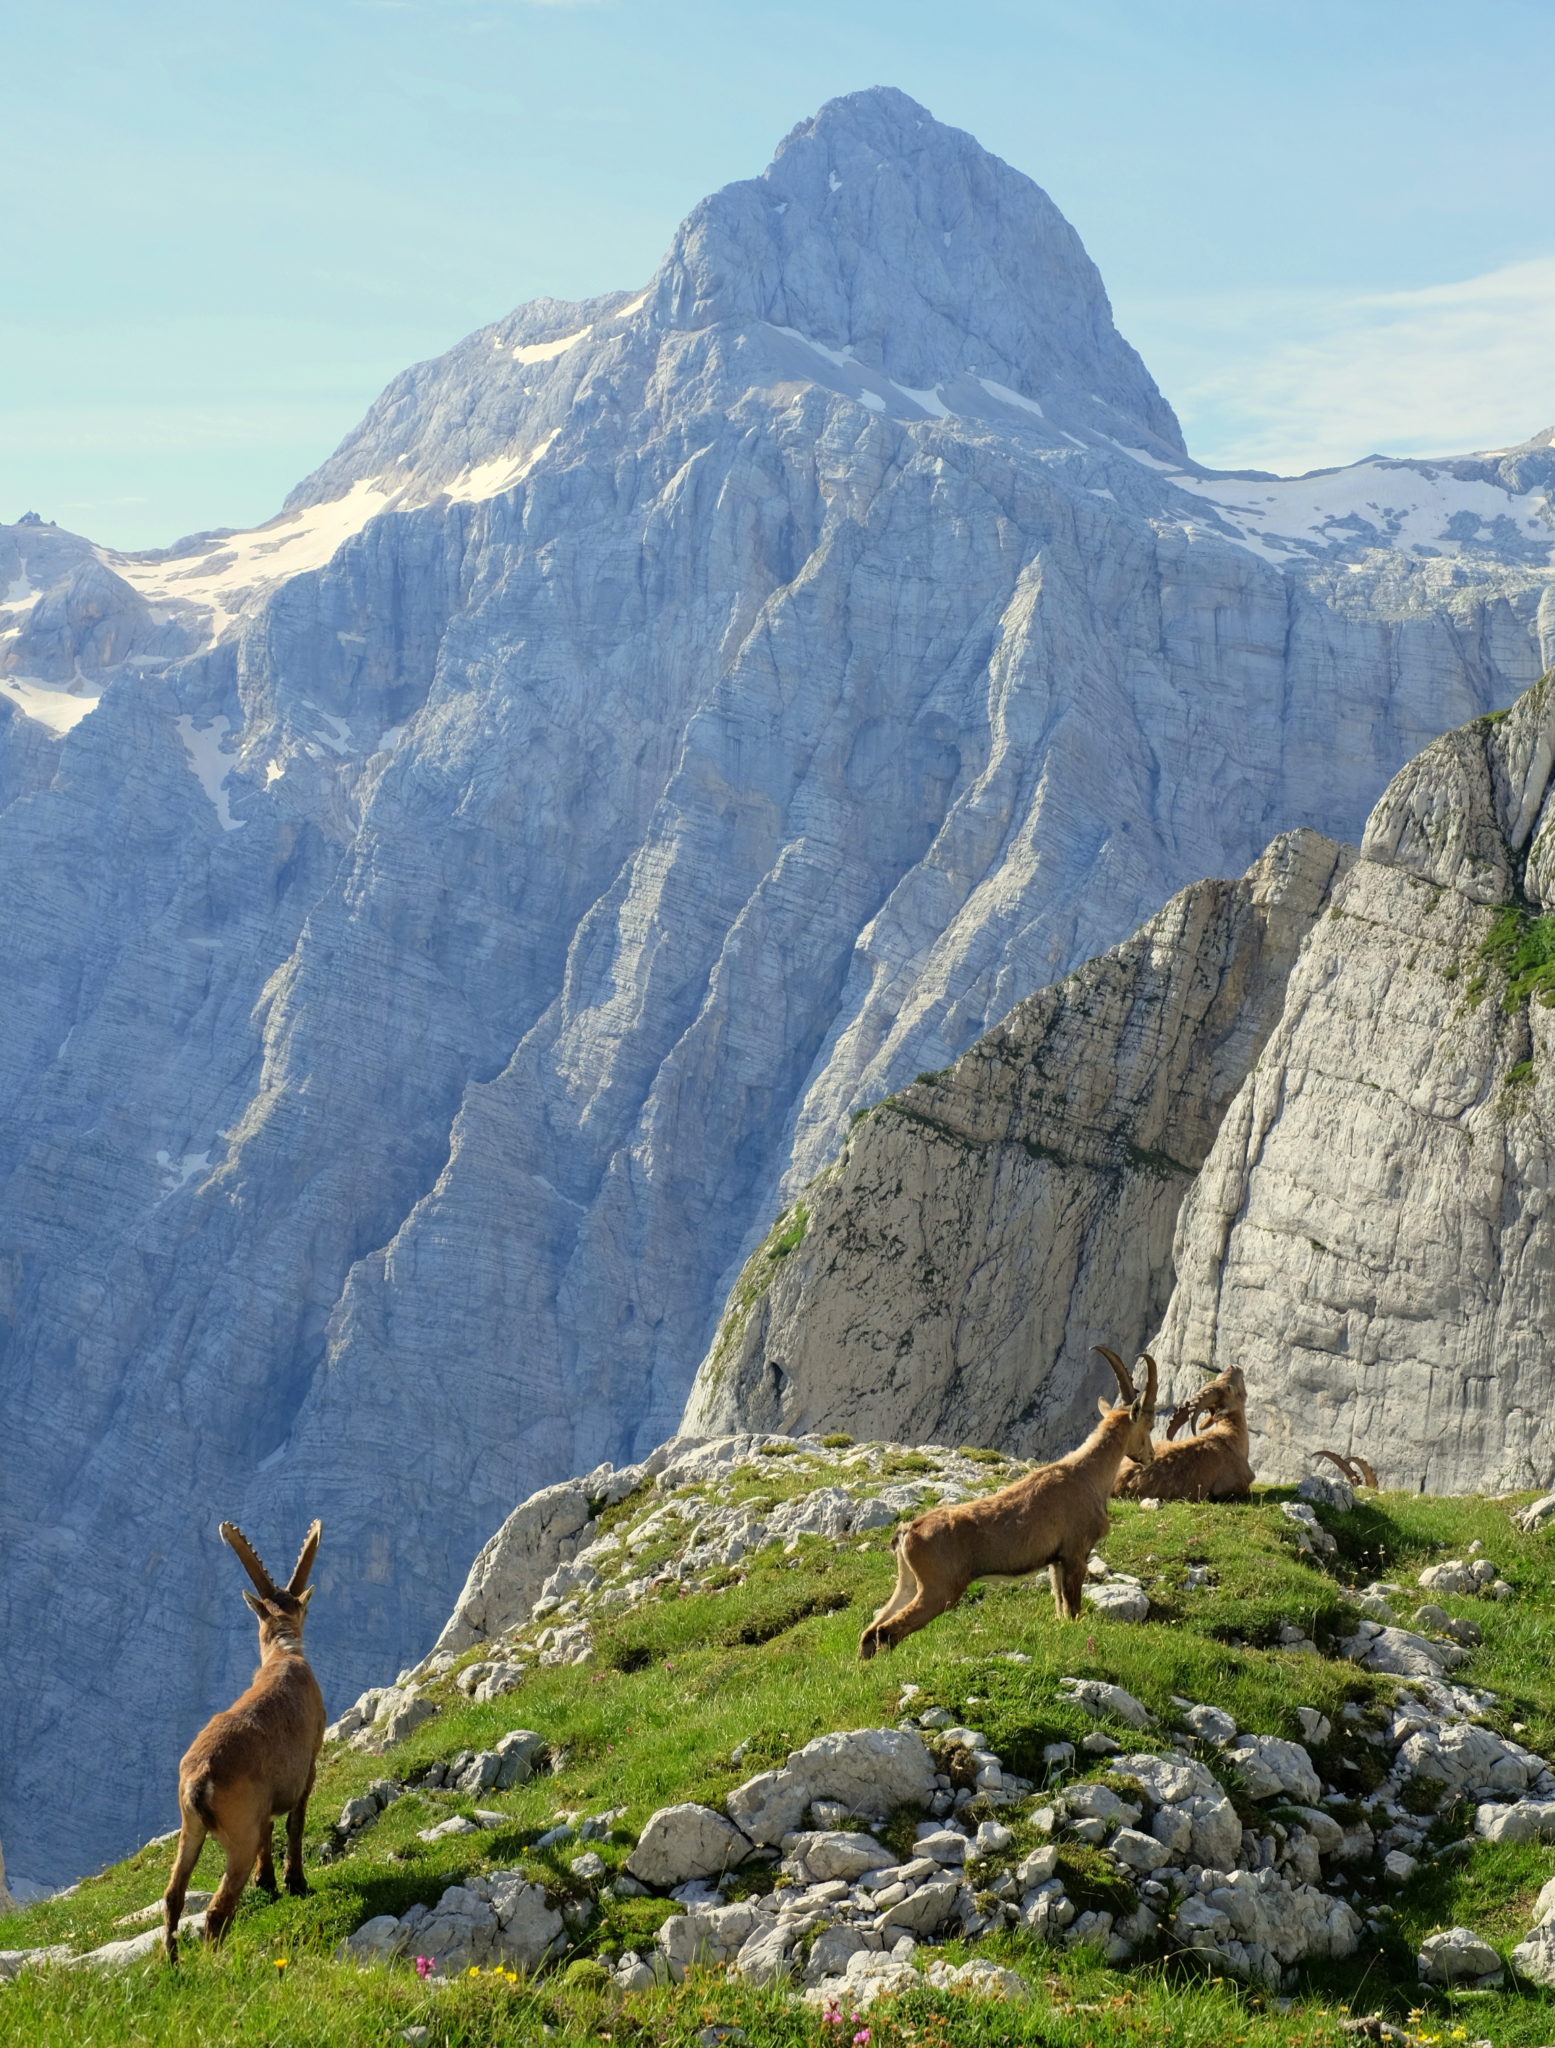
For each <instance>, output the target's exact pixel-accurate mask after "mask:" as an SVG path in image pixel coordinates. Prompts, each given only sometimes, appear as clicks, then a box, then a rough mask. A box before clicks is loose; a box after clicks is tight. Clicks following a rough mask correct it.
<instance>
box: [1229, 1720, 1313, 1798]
mask: <svg viewBox="0 0 1555 2048" xmlns="http://www.w3.org/2000/svg"><path fill="white" fill-rule="evenodd" d="M1225 1757H1226V1761H1227V1762H1228V1763H1230V1764H1234V1765H1235V1766H1236V1768H1237V1770H1238V1771H1239V1772H1240V1773H1241V1775H1242V1782H1243V1783H1244V1784H1245V1785H1246V1787H1247V1791H1248V1796H1249V1797H1250V1798H1253V1799H1293V1800H1295V1801H1297V1802H1298V1803H1299V1804H1301V1805H1305V1806H1310V1805H1311V1804H1312V1802H1313V1801H1314V1800H1316V1799H1319V1798H1321V1796H1322V1792H1323V1784H1322V1780H1321V1779H1320V1778H1319V1777H1318V1774H1317V1772H1316V1771H1315V1770H1314V1769H1313V1768H1312V1759H1311V1757H1309V1756H1308V1755H1307V1753H1306V1751H1305V1750H1304V1749H1303V1748H1302V1746H1301V1744H1300V1743H1299V1742H1285V1741H1282V1740H1281V1738H1280V1737H1279V1736H1277V1735H1240V1736H1238V1737H1237V1739H1236V1740H1235V1741H1234V1742H1228V1743H1227V1744H1226V1748H1225Z"/></svg>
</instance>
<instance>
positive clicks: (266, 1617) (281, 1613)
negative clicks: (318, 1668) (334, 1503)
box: [221, 1522, 324, 1650]
mask: <svg viewBox="0 0 1555 2048" xmlns="http://www.w3.org/2000/svg"><path fill="white" fill-rule="evenodd" d="M323 1533H324V1524H323V1523H322V1522H314V1523H313V1525H312V1526H311V1528H310V1529H309V1530H308V1533H307V1535H306V1536H304V1537H303V1539H302V1548H301V1550H300V1551H298V1553H297V1562H296V1564H294V1565H293V1566H292V1575H291V1577H290V1578H289V1579H288V1580H287V1581H286V1584H285V1585H284V1586H278V1585H277V1584H276V1583H275V1580H274V1579H272V1578H271V1576H270V1574H269V1572H268V1571H267V1570H266V1569H265V1566H264V1562H263V1560H262V1559H261V1557H260V1555H259V1553H258V1551H257V1550H255V1548H254V1546H253V1544H252V1543H250V1542H249V1540H248V1538H247V1537H246V1536H245V1535H244V1534H243V1531H242V1530H241V1529H240V1528H239V1527H238V1526H237V1524H236V1523H235V1522H223V1523H222V1524H221V1534H222V1537H223V1539H224V1540H225V1541H226V1542H228V1543H230V1544H231V1546H232V1548H233V1549H234V1550H235V1551H236V1552H237V1554H238V1557H239V1558H240V1560H241V1561H242V1565H243V1569H244V1570H245V1571H246V1572H247V1573H248V1575H249V1577H250V1578H251V1579H252V1580H253V1582H254V1585H255V1586H256V1588H257V1589H258V1596H257V1598H256V1597H255V1594H253V1593H249V1592H245V1593H244V1595H243V1598H244V1599H245V1600H246V1601H247V1602H248V1604H249V1606H250V1607H251V1608H252V1609H253V1610H254V1612H255V1614H257V1615H258V1617H259V1646H260V1649H261V1650H263V1649H264V1648H265V1647H266V1646H267V1645H268V1644H269V1643H272V1642H284V1643H288V1644H291V1645H293V1646H300V1644H301V1642H302V1624H303V1620H304V1618H305V1616H306V1615H307V1612H308V1602H309V1601H310V1600H311V1599H312V1598H313V1588H312V1587H311V1586H310V1585H309V1584H308V1574H309V1572H310V1571H312V1569H313V1560H314V1557H315V1555H316V1554H317V1552H318V1547H319V1538H320V1536H322V1535H323Z"/></svg>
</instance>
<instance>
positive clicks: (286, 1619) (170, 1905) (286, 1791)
mask: <svg viewBox="0 0 1555 2048" xmlns="http://www.w3.org/2000/svg"><path fill="white" fill-rule="evenodd" d="M322 1530H323V1524H322V1523H321V1522H315V1523H314V1524H313V1526H312V1528H311V1529H309V1531H308V1533H307V1535H306V1536H305V1537H304V1538H303V1539H302V1550H301V1552H300V1553H299V1555H298V1558H297V1562H296V1565H295V1566H294V1567H293V1570H292V1575H291V1577H290V1578H289V1579H288V1580H287V1582H286V1585H285V1587H284V1588H282V1587H280V1586H277V1584H276V1583H275V1581H274V1579H272V1578H271V1576H270V1574H269V1573H268V1572H267V1571H266V1570H265V1568H264V1566H263V1565H262V1564H261V1563H260V1561H259V1557H258V1555H257V1554H256V1552H255V1550H254V1548H253V1546H252V1545H251V1544H250V1542H249V1540H248V1538H247V1537H246V1536H245V1535H244V1534H243V1532H242V1530H241V1529H238V1528H235V1527H234V1526H233V1524H232V1523H231V1522H223V1523H222V1525H221V1533H222V1535H223V1536H224V1537H225V1538H226V1540H227V1542H228V1543H230V1544H231V1545H232V1548H233V1549H234V1550H235V1551H236V1552H237V1554H238V1556H239V1557H240V1558H241V1559H242V1562H243V1566H244V1569H245V1570H246V1571H247V1573H248V1575H249V1577H250V1578H251V1579H252V1580H253V1582H254V1585H255V1586H256V1588H257V1589H258V1598H257V1599H256V1598H255V1596H254V1594H253V1593H245V1594H244V1595H243V1598H244V1599H245V1600H246V1601H247V1602H248V1604H249V1606H250V1607H252V1608H253V1610H254V1612H255V1614H257V1615H258V1616H259V1669H258V1670H257V1671H256V1672H255V1673H254V1677H253V1682H252V1684H251V1685H250V1686H249V1688H248V1691H247V1692H245V1693H244V1694H243V1695H242V1697H241V1698H240V1699H238V1700H235V1701H234V1702H233V1704H232V1705H231V1706H230V1707H228V1708H227V1709H226V1711H225V1712H224V1713H220V1714H216V1715H214V1716H213V1717H212V1718H211V1719H210V1720H209V1721H207V1722H206V1724H205V1726H204V1727H203V1728H202V1729H201V1730H200V1732H199V1734H198V1735H197V1736H196V1737H195V1738H194V1741H193V1742H192V1743H191V1744H190V1745H189V1747H188V1749H187V1750H186V1751H185V1753H184V1758H183V1761H182V1762H181V1763H180V1764H179V1766H178V1811H179V1815H180V1817H181V1819H182V1822H183V1825H182V1828H181V1829H180V1831H179V1836H178V1854H177V1856H176V1857H175V1858H174V1860H173V1874H172V1876H171V1877H170V1878H169V1879H168V1883H167V1891H166V1893H165V1894H164V1895H163V1900H162V1921H163V1937H162V1938H163V1945H164V1946H165V1948H166V1949H167V1958H168V1961H169V1962H171V1963H176V1962H177V1960H178V1919H179V1915H180V1914H181V1913H182V1912H183V1909H184V1894H185V1892H186V1891H187V1889H188V1885H189V1874H190V1872H191V1871H192V1870H193V1869H194V1866H195V1864H196V1862H197V1861H198V1860H199V1855H200V1850H201V1848H202V1847H203V1846H204V1842H205V1837H206V1835H207V1834H212V1835H214V1836H215V1837H216V1839H217V1841H218V1842H220V1844H221V1846H222V1847H223V1848H224V1849H225V1850H226V1852H227V1868H226V1873H225V1875H224V1876H223V1877H222V1880H221V1883H220V1885H219V1886H218V1887H217V1891H216V1896H215V1898H213V1899H212V1900H211V1903H210V1908H209V1911H208V1912H207V1913H206V1916H205V1938H206V1940H207V1941H210V1942H219V1941H220V1940H221V1938H222V1936H223V1935H224V1934H225V1933H226V1931H227V1927H228V1925H229V1923H230V1922H231V1919H232V1916H233V1914H234V1913H235V1912H236V1911H237V1907H238V1899H239V1898H240V1896H241V1895H242V1891H243V1887H244V1885H245V1884H246V1883H247V1882H248V1875H249V1872H250V1871H252V1872H253V1874H254V1880H255V1882H256V1883H257V1884H259V1885H260V1886H261V1887H262V1888H263V1889H264V1890H265V1891H267V1892H269V1894H270V1896H271V1897H272V1898H274V1897H275V1896H276V1889H277V1888H276V1882H275V1851H274V1844H273V1840H272V1833H273V1823H274V1820H275V1816H276V1815H277V1814H279V1813H284V1814H285V1815H286V1816H287V1820H286V1889H287V1890H288V1891H289V1892H294V1893H296V1894H298V1895H299V1896H305V1895H306V1893H307V1890H308V1886H307V1881H306V1880H305V1878H304V1877H303V1874H302V1829H303V1822H304V1821H305V1819H306V1818H307V1812H308V1794H309V1793H310V1792H311V1791H312V1790H313V1772H314V1767H315V1765H316V1763H317V1760H318V1753H319V1749H320V1746H321V1745H322V1743H323V1740H324V1699H323V1695H322V1694H321V1693H320V1691H319V1685H318V1680H317V1679H316V1678H315V1677H314V1675H313V1673H312V1672H311V1671H310V1670H309V1668H308V1660H307V1659H306V1657H304V1656H303V1654H302V1624H303V1617H304V1616H305V1615H306V1613H307V1611H308V1602H309V1601H310V1600H311V1599H312V1597H313V1588H312V1587H311V1586H310V1585H309V1584H308V1573H309V1571H310V1570H311V1569H312V1567H313V1558H314V1553H315V1552H316V1551H317V1549H318V1547H319V1536H320V1534H321V1533H322Z"/></svg>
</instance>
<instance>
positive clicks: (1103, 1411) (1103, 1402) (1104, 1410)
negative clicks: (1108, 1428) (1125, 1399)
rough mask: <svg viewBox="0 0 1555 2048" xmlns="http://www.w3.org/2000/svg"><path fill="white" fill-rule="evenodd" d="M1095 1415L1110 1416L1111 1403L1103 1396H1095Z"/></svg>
mask: <svg viewBox="0 0 1555 2048" xmlns="http://www.w3.org/2000/svg"><path fill="white" fill-rule="evenodd" d="M1096 1413H1097V1414H1098V1415H1110V1414H1111V1413H1112V1403H1111V1402H1110V1401H1109V1400H1108V1399H1107V1397H1106V1395H1105V1394H1098V1395H1097V1396H1096Z"/></svg>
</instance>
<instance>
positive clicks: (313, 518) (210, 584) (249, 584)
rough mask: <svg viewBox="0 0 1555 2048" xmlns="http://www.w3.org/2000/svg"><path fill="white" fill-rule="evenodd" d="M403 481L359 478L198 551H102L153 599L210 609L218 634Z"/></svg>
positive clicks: (346, 534) (328, 552)
mask: <svg viewBox="0 0 1555 2048" xmlns="http://www.w3.org/2000/svg"><path fill="white" fill-rule="evenodd" d="M398 495H399V486H398V485H394V486H388V485H385V484H384V483H383V482H382V481H381V480H380V479H379V478H377V477H367V478H365V479H364V480H363V481H362V482H360V483H355V484H353V485H352V486H351V488H350V490H349V491H347V492H346V494H345V495H344V497H341V498H331V499H329V500H328V501H327V502H326V503H324V504H322V505H309V506H308V507H306V509H305V510H303V511H301V512H288V513H283V514H282V515H281V517H280V518H278V519H272V520H271V521H270V522H269V524H268V525H265V526H256V527H255V528H253V530H252V531H251V532H248V533H232V534H228V535H227V536H226V537H225V539H223V540H217V541H207V542H205V543H204V544H203V545H202V546H201V547H200V548H199V550H198V551H191V552H190V553H189V554H186V555H173V556H171V557H169V558H168V559H167V560H166V561H161V562H147V561H143V560H138V559H137V558H136V557H135V556H133V555H121V554H118V553H116V552H115V551H114V550H113V549H112V548H99V549H98V551H97V552H98V558H99V560H101V561H103V562H105V563H106V564H107V565H108V567H109V568H110V569H112V570H113V572H114V574H115V575H117V576H122V577H123V578H124V580H125V582H126V583H128V584H131V585H132V586H133V587H134V588H135V589H136V590H138V591H139V592H140V594H141V596H142V597H144V598H146V599H148V600H150V601H151V602H153V603H162V604H181V605H194V606H197V607H198V608H199V609H201V610H203V611H208V612H209V613H210V614H211V634H212V637H213V638H216V637H218V636H219V635H220V634H221V633H222V632H223V631H224V630H225V628H226V627H227V626H228V625H229V624H230V623H231V621H232V620H233V618H234V617H235V616H236V615H237V613H238V612H239V611H240V610H241V609H242V605H243V602H244V600H245V599H246V598H247V597H248V595H249V594H250V593H251V592H253V591H257V590H264V589H266V588H268V587H269V586H270V585H271V584H273V583H281V582H284V581H285V580H286V578H287V577H289V576H297V575H300V574H302V573H303V572H304V571H306V570H309V569H322V568H323V566H324V564H325V563H326V562H327V561H328V560H329V559H330V557H331V556H332V555H333V554H334V553H335V551H336V549H337V548H339V547H340V546H341V545H342V544H343V543H344V542H346V541H348V540H349V539H350V538H351V536H352V535H353V534H356V533H360V532H361V530H362V528H363V527H364V526H365V525H366V524H367V522H368V520H369V519H372V518H373V517H374V516H375V515H376V514H377V513H379V512H382V511H383V510H384V509H385V508H386V507H387V506H388V505H390V504H392V503H393V501H394V500H395V498H396V497H397V496H398Z"/></svg>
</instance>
